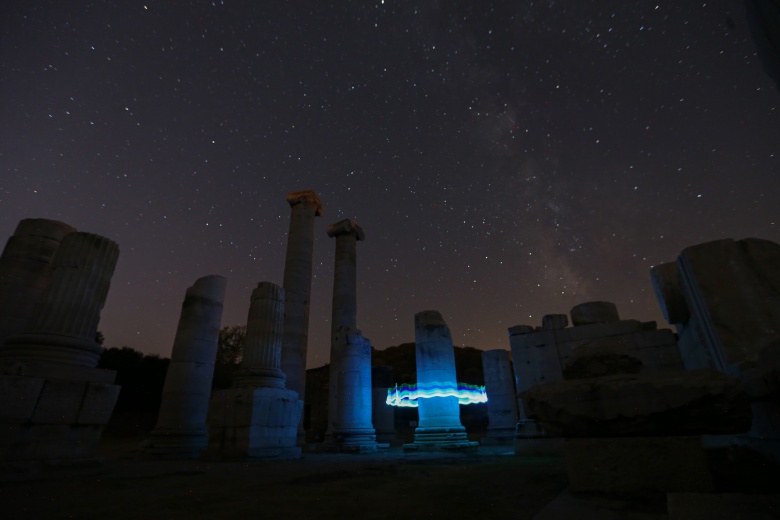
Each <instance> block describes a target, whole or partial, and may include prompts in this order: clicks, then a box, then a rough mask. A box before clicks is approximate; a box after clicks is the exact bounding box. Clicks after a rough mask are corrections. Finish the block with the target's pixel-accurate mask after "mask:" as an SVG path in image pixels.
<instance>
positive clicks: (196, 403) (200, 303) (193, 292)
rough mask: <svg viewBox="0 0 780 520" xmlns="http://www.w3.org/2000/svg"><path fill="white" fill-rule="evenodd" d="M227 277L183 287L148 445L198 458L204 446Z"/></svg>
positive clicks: (211, 277)
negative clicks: (184, 288)
mask: <svg viewBox="0 0 780 520" xmlns="http://www.w3.org/2000/svg"><path fill="white" fill-rule="evenodd" d="M226 284H227V281H226V280H225V278H223V277H221V276H215V275H211V276H204V277H203V278H199V279H198V280H197V281H196V282H195V284H194V285H193V286H192V287H190V288H188V289H187V293H186V295H185V297H184V302H183V303H182V307H181V317H180V318H179V325H178V328H177V330H176V339H175V340H174V343H173V351H172V352H171V363H170V365H168V373H167V374H166V376H165V385H164V386H163V395H162V403H161V405H160V412H159V415H158V418H157V426H156V427H155V429H154V431H152V437H151V439H150V441H149V445H148V447H147V449H148V450H149V451H151V452H155V453H168V454H171V455H178V456H183V457H189V456H197V455H198V454H199V453H200V451H201V450H202V449H203V448H205V447H206V446H207V444H208V432H207V429H206V416H207V413H208V405H209V397H210V396H211V382H212V379H213V377H214V363H215V361H216V357H217V340H218V337H219V327H220V324H221V321H222V302H223V300H224V297H225V286H226Z"/></svg>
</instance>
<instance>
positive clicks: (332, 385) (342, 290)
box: [326, 219, 365, 438]
mask: <svg viewBox="0 0 780 520" xmlns="http://www.w3.org/2000/svg"><path fill="white" fill-rule="evenodd" d="M328 236H329V237H335V238H336V259H335V262H334V271H333V307H332V311H331V320H330V371H329V372H330V378H329V380H328V431H327V433H326V436H327V437H328V438H332V436H333V432H334V427H335V423H336V410H337V409H338V395H339V388H338V382H339V378H338V374H339V365H340V362H341V360H340V359H339V357H338V355H337V354H338V352H339V351H340V345H339V341H340V339H339V330H340V329H341V328H348V329H355V328H357V242H358V241H359V240H364V239H365V234H364V233H363V229H362V228H361V227H360V226H358V225H357V224H355V223H354V222H352V221H351V220H349V219H347V220H342V221H340V222H337V223H335V224H333V225H331V226H329V227H328Z"/></svg>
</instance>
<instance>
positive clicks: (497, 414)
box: [480, 349, 518, 444]
mask: <svg viewBox="0 0 780 520" xmlns="http://www.w3.org/2000/svg"><path fill="white" fill-rule="evenodd" d="M482 370H483V372H484V376H485V378H484V380H485V391H486V393H487V398H488V400H487V409H488V429H487V435H486V436H485V437H483V438H482V439H481V440H480V444H512V442H513V439H514V437H515V427H516V425H517V420H518V416H517V414H518V412H517V394H516V393H515V381H514V375H513V374H512V362H511V361H510V360H509V352H508V351H506V350H503V349H497V350H488V351H485V352H483V353H482Z"/></svg>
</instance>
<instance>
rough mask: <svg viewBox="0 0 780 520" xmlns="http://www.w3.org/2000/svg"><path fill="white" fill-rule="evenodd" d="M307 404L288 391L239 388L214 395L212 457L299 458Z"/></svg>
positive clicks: (211, 436) (210, 442) (211, 418)
mask: <svg viewBox="0 0 780 520" xmlns="http://www.w3.org/2000/svg"><path fill="white" fill-rule="evenodd" d="M302 410H303V401H301V400H300V399H298V394H297V393H295V392H293V391H292V390H287V389H286V388H270V387H258V388H254V387H238V388H230V389H228V390H220V391H217V392H215V393H214V397H213V398H212V399H211V406H210V408H209V454H210V455H215V456H219V457H221V458H237V459H250V460H251V459H269V458H274V459H297V458H299V457H300V456H301V448H300V447H298V446H296V439H297V431H298V423H299V422H300V419H301V412H302Z"/></svg>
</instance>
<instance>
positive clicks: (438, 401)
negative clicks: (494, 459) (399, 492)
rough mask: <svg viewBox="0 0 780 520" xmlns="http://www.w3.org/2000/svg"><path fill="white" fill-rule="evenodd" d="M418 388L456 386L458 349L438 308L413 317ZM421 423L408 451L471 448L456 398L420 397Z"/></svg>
mask: <svg viewBox="0 0 780 520" xmlns="http://www.w3.org/2000/svg"><path fill="white" fill-rule="evenodd" d="M414 328H415V341H416V347H415V353H416V360H417V388H418V389H421V388H425V387H426V386H434V385H448V386H457V384H458V383H457V379H456V375H455V349H454V347H453V345H452V336H451V335H450V329H449V328H448V327H447V324H446V323H445V322H444V319H443V318H442V316H441V314H440V313H439V312H438V311H423V312H420V313H417V314H416V315H415V316H414ZM417 410H418V413H419V422H418V426H417V428H416V429H415V431H414V442H413V443H412V444H405V445H404V450H405V451H415V450H437V449H448V450H451V449H471V448H474V447H476V445H477V443H476V442H469V440H468V438H467V436H466V429H465V428H464V427H463V425H462V424H461V422H460V405H459V404H458V399H457V397H454V396H450V397H431V398H426V399H418V400H417Z"/></svg>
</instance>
